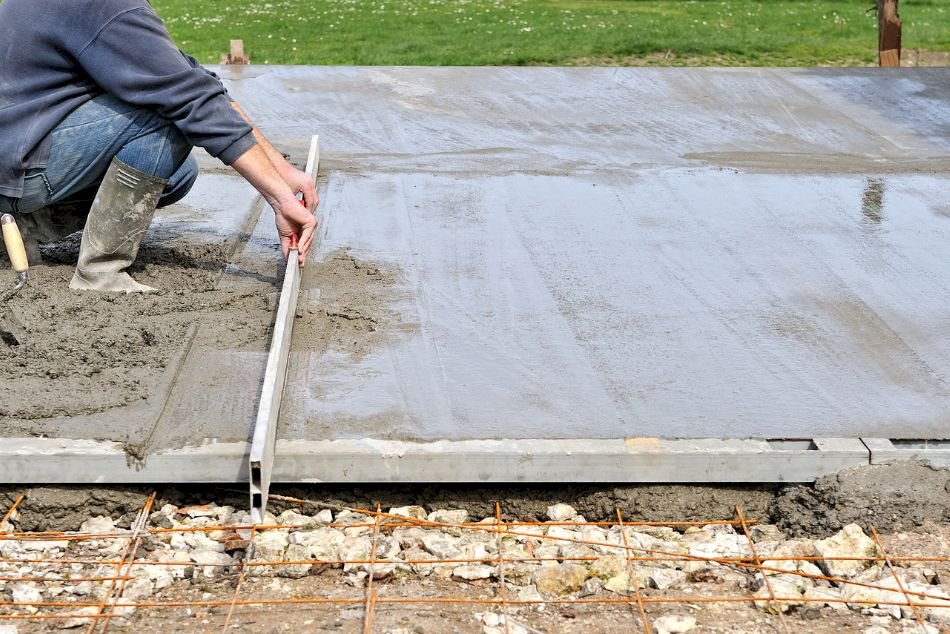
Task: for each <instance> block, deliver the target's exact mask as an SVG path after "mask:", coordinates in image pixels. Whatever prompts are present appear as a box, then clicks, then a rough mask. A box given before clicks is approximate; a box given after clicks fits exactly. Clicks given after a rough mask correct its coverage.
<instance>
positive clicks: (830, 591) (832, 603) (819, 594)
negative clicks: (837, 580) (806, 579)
mask: <svg viewBox="0 0 950 634" xmlns="http://www.w3.org/2000/svg"><path fill="white" fill-rule="evenodd" d="M803 596H804V598H806V599H829V602H828V603H824V604H821V603H817V602H813V603H814V604H815V605H826V606H828V607H829V608H831V609H832V610H834V611H835V612H847V611H848V606H847V605H845V604H844V603H841V602H840V601H838V600H837V599H840V598H841V592H840V591H839V590H838V589H837V588H815V587H811V588H808V589H807V590H805V594H804V595H803Z"/></svg>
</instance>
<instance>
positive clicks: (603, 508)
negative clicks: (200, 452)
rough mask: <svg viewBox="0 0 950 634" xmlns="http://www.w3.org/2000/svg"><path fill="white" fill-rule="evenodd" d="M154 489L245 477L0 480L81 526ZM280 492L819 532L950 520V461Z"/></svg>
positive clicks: (26, 523) (220, 499)
mask: <svg viewBox="0 0 950 634" xmlns="http://www.w3.org/2000/svg"><path fill="white" fill-rule="evenodd" d="M152 491H157V492H158V498H157V500H156V505H157V506H156V508H160V507H161V506H162V505H163V504H166V503H168V504H175V505H177V506H184V505H189V504H203V503H207V502H211V501H214V502H216V503H217V504H219V505H231V506H235V507H237V508H246V507H247V490H246V489H245V488H243V487H239V486H237V485H235V486H228V487H221V486H210V485H209V486H188V487H171V486H164V487H148V488H145V487H88V486H74V487H65V486H40V487H14V486H4V487H0V508H4V509H5V508H9V506H10V505H12V504H13V502H14V501H15V500H16V498H17V497H18V496H19V495H21V494H24V495H26V499H25V500H24V502H23V504H22V505H21V512H22V516H21V530H26V531H45V530H78V528H79V526H80V524H82V522H83V521H85V520H87V519H89V518H90V517H94V516H97V515H110V516H112V517H119V516H121V517H122V520H121V521H120V522H119V524H120V525H122V526H125V527H127V526H128V525H129V524H130V523H131V522H132V520H133V519H134V517H135V514H136V513H137V511H138V510H139V509H140V508H142V506H143V505H144V504H145V501H146V499H147V497H148V495H149V494H150V493H151V492H152ZM272 492H273V493H275V494H278V495H283V496H289V497H294V498H298V499H303V500H309V501H311V502H312V503H311V504H310V505H304V506H303V508H302V509H301V508H300V505H297V504H289V503H285V502H281V501H272V502H271V505H270V507H269V508H270V510H271V511H273V512H275V513H279V512H281V511H283V510H285V509H287V508H298V509H300V510H301V511H302V512H304V513H311V512H312V513H316V512H317V511H318V510H319V509H322V508H328V507H329V508H334V507H350V508H370V509H374V508H375V507H376V505H377V504H379V505H380V506H381V507H382V508H383V509H384V510H388V509H389V508H391V507H399V506H407V505H418V506H421V507H423V508H425V509H426V510H428V511H433V510H436V509H449V508H463V509H466V510H468V511H469V512H470V514H471V515H472V516H473V517H475V518H482V517H490V516H494V514H495V502H496V501H497V502H499V503H500V504H501V509H502V512H503V514H504V515H505V516H506V519H518V520H531V519H537V518H540V517H542V516H543V515H544V513H545V509H546V508H547V507H548V506H549V505H551V504H554V503H556V502H565V503H568V504H570V505H572V506H574V507H575V508H576V509H577V511H578V512H579V513H580V514H581V515H583V516H584V517H585V518H586V519H587V520H588V521H612V520H615V519H616V509H617V508H619V509H620V510H621V512H622V513H623V517H624V520H625V521H657V522H674V521H710V520H728V519H734V518H735V511H736V506H739V507H740V508H741V509H742V513H743V515H744V516H745V517H746V518H748V519H754V520H758V521H760V522H768V523H773V524H776V525H777V526H778V527H779V528H780V529H782V531H783V532H785V534H786V535H788V536H790V537H794V536H810V537H825V536H828V535H831V534H833V533H835V532H837V531H838V530H840V529H841V528H842V527H843V526H844V525H846V524H849V523H852V522H853V523H857V524H859V525H860V526H862V528H864V529H865V530H868V529H869V527H871V526H874V527H875V528H876V529H877V530H879V531H883V532H893V531H900V530H913V529H916V528H919V527H921V526H923V525H924V524H925V523H926V522H928V521H935V522H944V523H946V522H950V470H946V469H934V468H932V467H930V466H927V465H925V464H921V463H916V462H902V463H895V464H892V465H869V466H862V467H856V468H852V469H848V470H845V471H842V472H840V473H838V474H836V475H832V476H826V477H824V478H821V479H820V480H818V481H817V482H816V483H815V484H814V485H771V484H763V485H730V484H709V485H700V486H692V485H584V484H577V485H563V484H552V485H536V486H524V485H513V486H511V485H497V486H492V487H485V486H476V485H449V486H446V485H437V484H428V485H403V486H352V485H334V486H328V485H324V486H275V487H273V488H272Z"/></svg>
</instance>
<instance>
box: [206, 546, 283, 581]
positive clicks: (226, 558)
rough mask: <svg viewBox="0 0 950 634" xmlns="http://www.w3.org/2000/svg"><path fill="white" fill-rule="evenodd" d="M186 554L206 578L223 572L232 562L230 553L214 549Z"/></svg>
mask: <svg viewBox="0 0 950 634" xmlns="http://www.w3.org/2000/svg"><path fill="white" fill-rule="evenodd" d="M188 556H189V557H190V558H191V560H192V561H193V562H195V563H196V564H198V565H199V566H201V574H202V575H204V576H205V577H207V578H208V579H211V578H213V577H214V576H215V575H218V574H220V573H221V572H223V570H224V567H226V566H230V565H232V564H233V563H234V560H233V559H232V558H231V557H230V555H226V554H224V553H219V552H217V551H215V550H196V551H193V552H191V553H189V554H188ZM268 561H275V560H268Z"/></svg>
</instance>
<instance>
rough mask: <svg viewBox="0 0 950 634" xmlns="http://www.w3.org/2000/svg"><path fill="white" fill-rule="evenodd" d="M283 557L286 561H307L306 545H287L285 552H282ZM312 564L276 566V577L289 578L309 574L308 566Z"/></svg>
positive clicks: (299, 577)
mask: <svg viewBox="0 0 950 634" xmlns="http://www.w3.org/2000/svg"><path fill="white" fill-rule="evenodd" d="M284 559H285V560H286V561H299V562H307V561H309V559H310V557H309V553H308V549H307V547H306V546H301V545H300V544H291V545H290V546H288V547H287V552H286V553H285V554H284ZM312 565H313V564H310V563H299V564H287V565H284V566H280V567H279V568H277V576H278V577H287V578H290V579H301V578H303V577H306V576H307V575H309V574H310V568H311V566H312Z"/></svg>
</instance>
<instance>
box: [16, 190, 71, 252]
mask: <svg viewBox="0 0 950 634" xmlns="http://www.w3.org/2000/svg"><path fill="white" fill-rule="evenodd" d="M88 214H89V204H88V203H86V204H85V205H83V204H82V203H74V202H60V203H53V204H52V205H50V206H49V207H44V208H42V209H37V210H36V211H32V212H29V213H16V214H14V218H16V224H17V228H19V229H20V235H21V236H23V246H24V247H26V257H27V259H28V260H29V262H30V266H36V265H38V264H42V263H43V256H42V254H41V253H40V245H41V244H47V243H49V242H59V241H60V240H62V239H63V238H65V237H67V236H69V235H71V234H73V233H76V232H77V231H81V230H82V227H83V225H84V224H85V222H86V216H87V215H88Z"/></svg>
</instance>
